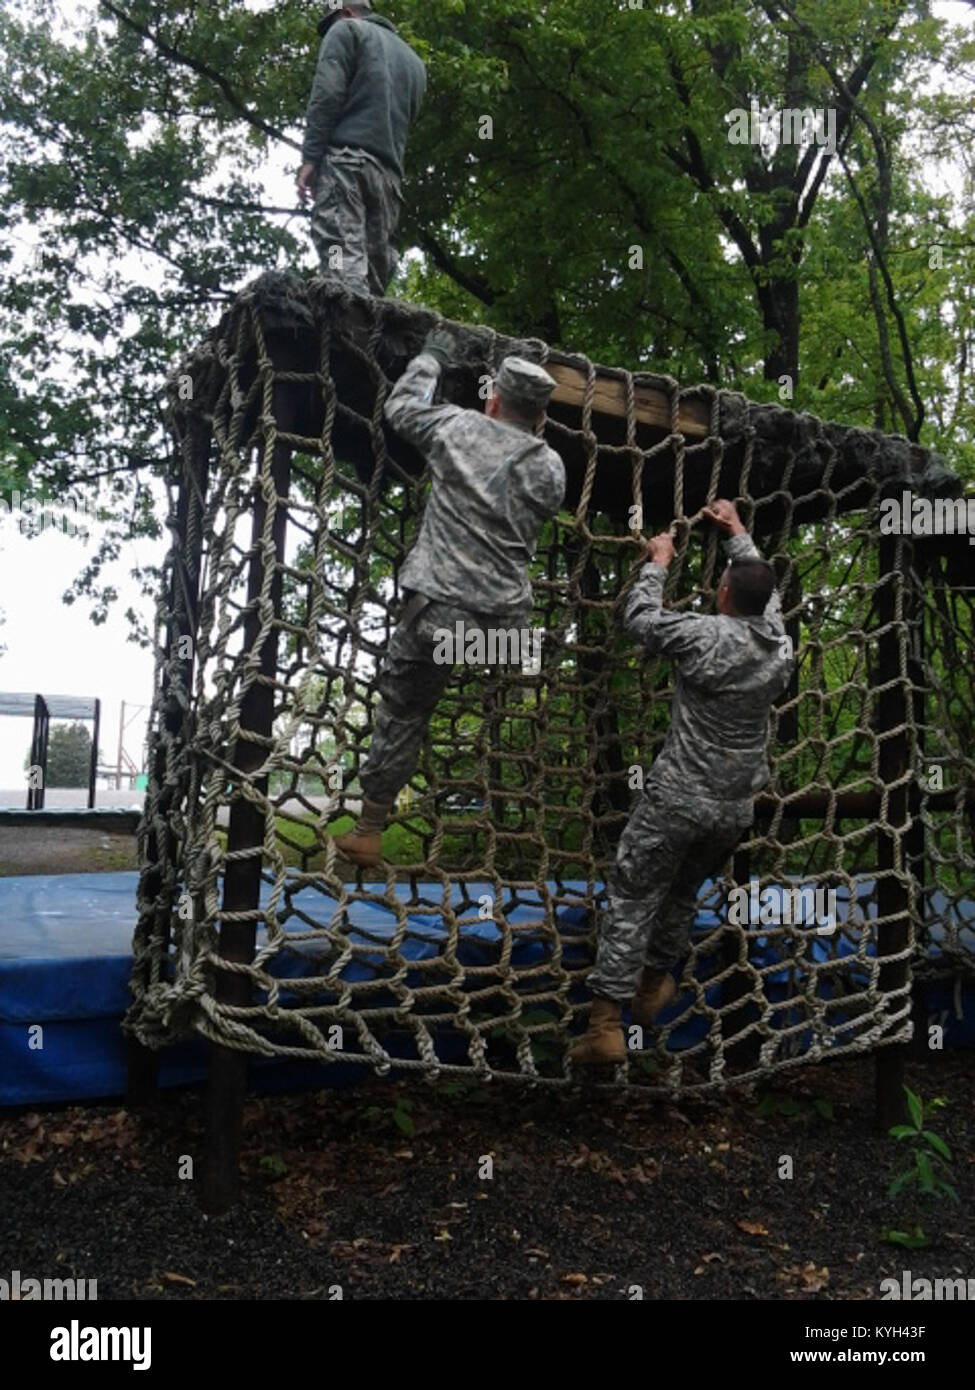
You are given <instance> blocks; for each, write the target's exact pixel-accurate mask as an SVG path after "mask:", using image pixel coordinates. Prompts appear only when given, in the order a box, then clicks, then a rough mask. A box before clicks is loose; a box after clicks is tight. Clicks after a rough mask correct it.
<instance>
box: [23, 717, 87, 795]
mask: <svg viewBox="0 0 975 1390" xmlns="http://www.w3.org/2000/svg"><path fill="white" fill-rule="evenodd" d="M29 762H30V755H29V754H28V756H27V758H26V759H25V762H24V766H25V767H26V766H27V764H28V763H29ZM90 770H91V734H90V733H89V732H88V729H87V728H86V727H85V725H84V724H52V725H51V734H50V738H49V739H48V745H47V779H46V782H45V785H46V786H48V787H87V785H88V776H89V773H90Z"/></svg>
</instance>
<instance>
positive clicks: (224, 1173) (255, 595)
mask: <svg viewBox="0 0 975 1390" xmlns="http://www.w3.org/2000/svg"><path fill="white" fill-rule="evenodd" d="M277 365H278V366H279V367H283V366H284V364H283V363H281V362H279V363H278V364H277ZM274 419H275V422H276V424H277V427H278V429H280V430H282V431H283V432H285V433H287V432H296V424H297V407H296V401H295V393H294V389H293V388H289V387H288V385H287V384H286V383H280V382H278V383H276V384H275V388H274ZM271 476H272V479H273V483H274V491H275V493H276V495H277V496H278V497H279V498H285V499H287V497H288V489H289V486H290V481H291V446H290V445H289V444H287V443H280V442H278V443H276V445H275V447H274V453H273V458H272V462H271ZM266 518H267V503H266V501H265V500H264V498H263V496H262V495H261V493H260V490H259V489H258V491H257V494H256V497H255V503H254V528H253V539H252V545H253V547H254V550H255V553H254V555H253V557H252V559H251V564H250V573H249V575H248V592H247V601H248V612H247V618H246V621H245V623H244V646H245V648H246V649H247V650H252V649H253V648H254V647H255V646H256V644H257V642H258V640H259V635H260V627H261V615H260V613H259V611H258V602H259V598H260V594H261V590H262V587H263V584H264V573H265V570H264V563H265V556H264V553H263V550H262V549H260V548H259V546H260V541H261V537H262V535H263V533H264V526H265V521H266ZM287 524H288V513H287V506H286V505H283V506H282V505H278V506H276V508H275V513H274V522H273V543H274V556H275V570H274V578H273V581H272V584H271V603H272V608H273V612H274V615H275V620H277V619H279V618H280V614H281V589H282V584H281V565H282V564H283V562H284V554H285V537H286V533H287ZM277 661H278V627H277V626H276V625H275V624H272V626H271V628H270V630H269V631H268V633H267V635H266V637H265V639H264V642H263V645H262V646H261V651H260V659H259V670H260V674H261V676H262V677H264V678H265V679H264V680H263V681H258V680H256V679H255V680H254V682H253V683H252V685H251V686H250V688H249V690H248V691H247V692H246V694H245V695H244V698H243V700H242V701H241V706H240V728H241V732H242V733H243V732H244V731H247V732H250V733H253V734H256V735H257V736H258V738H260V739H264V740H266V739H268V738H270V736H271V733H272V729H273V722H274V691H273V689H272V685H271V682H272V681H273V679H274V676H275V674H276V672H277ZM264 758H265V749H264V747H262V745H261V744H260V743H254V742H251V741H249V740H247V739H244V738H239V739H238V741H237V748H236V753H235V756H234V766H235V767H236V768H237V769H239V771H240V772H241V773H243V774H248V775H249V774H252V773H253V772H254V771H255V769H257V768H258V767H260V765H261V763H262V762H263V761H264ZM253 785H254V788H255V790H257V791H258V792H259V793H261V794H264V795H266V793H267V790H268V779H267V777H266V776H265V777H258V778H255V779H254V780H253ZM263 842H264V816H263V813H262V812H261V810H260V808H259V807H257V806H254V805H253V804H252V803H251V802H249V801H246V800H244V799H242V798H241V799H239V800H236V801H235V802H234V803H233V805H232V806H231V808H230V826H229V830H228V833H227V854H228V857H229V862H228V864H227V872H226V876H225V879H224V892H223V909H224V912H225V913H249V914H256V912H257V909H258V907H259V905H260V893H261V868H262V862H263V856H262V853H261V846H262V844H263ZM249 851H250V852H249ZM256 937H257V923H256V918H255V916H251V918H250V920H248V921H242V922H228V921H226V920H224V921H223V922H222V923H221V926H220V941H219V945H218V948H217V952H218V954H219V955H220V956H222V957H223V958H224V959H225V960H229V961H233V962H235V963H238V964H249V963H250V962H251V961H252V960H253V959H254V945H255V941H256ZM215 997H216V1000H217V1003H218V1004H230V1005H233V1006H237V1007H244V1006H246V1005H248V1004H249V1003H250V1002H251V997H252V989H251V981H250V978H249V976H247V975H243V974H239V973H229V972H226V971H219V970H218V972H217V977H216V986H215ZM247 1067H248V1056H247V1053H245V1052H241V1051H239V1050H237V1049H234V1048H228V1047H224V1046H222V1045H221V1044H219V1043H211V1045H210V1064H209V1075H208V1083H207V1096H206V1137H205V1149H204V1173H203V1185H202V1192H201V1201H202V1206H203V1209H204V1211H206V1212H209V1213H211V1214H213V1215H219V1214H220V1213H222V1212H225V1211H228V1210H229V1209H230V1208H231V1207H232V1206H234V1205H235V1204H236V1202H237V1201H238V1199H239V1196H240V1144H241V1138H242V1135H243V1120H244V1097H245V1094H246V1091H247Z"/></svg>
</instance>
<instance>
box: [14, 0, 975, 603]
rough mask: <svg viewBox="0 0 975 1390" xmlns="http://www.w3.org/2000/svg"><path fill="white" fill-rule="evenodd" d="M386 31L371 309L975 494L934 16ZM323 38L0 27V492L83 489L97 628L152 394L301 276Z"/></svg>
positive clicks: (963, 295) (965, 268)
mask: <svg viewBox="0 0 975 1390" xmlns="http://www.w3.org/2000/svg"><path fill="white" fill-rule="evenodd" d="M383 9H384V11H385V12H387V13H388V14H389V15H390V16H391V18H392V19H393V20H394V21H395V22H396V23H397V24H398V25H399V26H400V29H401V32H402V33H403V34H404V36H405V37H406V38H408V39H409V40H410V41H411V42H412V43H414V45H415V46H416V47H417V49H418V50H419V52H420V53H421V55H422V56H423V57H424V59H425V60H426V61H427V63H428V68H429V74H430V87H429V96H428V100H427V102H426V105H425V108H424V111H423V113H422V116H421V119H420V123H419V125H418V127H417V130H416V132H415V134H414V137H413V140H412V143H411V148H410V157H409V165H408V168H409V177H408V180H407V184H406V187H405V190H404V192H405V195H406V214H405V216H404V220H403V227H402V230H403V240H404V244H405V245H406V246H409V247H412V248H413V250H414V253H415V254H413V255H412V256H410V257H407V258H406V259H405V260H404V262H403V264H402V267H401V273H400V277H399V279H398V281H397V282H396V284H395V286H394V292H395V293H398V294H400V295H403V296H405V297H407V298H414V299H419V300H421V301H422V302H424V303H426V304H428V305H430V306H432V307H434V308H437V309H440V310H441V311H442V312H445V313H448V314H451V315H453V316H456V317H459V318H463V319H467V320H474V321H476V320H487V321H490V322H491V323H492V324H494V325H495V326H496V327H497V328H498V329H500V330H503V331H512V332H516V333H519V334H525V333H528V334H539V335H541V336H542V337H544V338H546V339H547V340H548V341H550V342H551V343H553V344H555V345H561V346H568V347H574V348H581V349H583V350H584V351H586V352H587V353H588V354H589V355H590V356H591V357H594V358H596V359H597V360H601V361H605V362H611V363H618V364H621V365H626V366H629V367H632V368H648V369H649V368H652V369H657V370H663V371H669V372H672V373H674V374H675V375H676V376H678V377H679V378H680V379H681V380H682V381H690V380H694V379H700V378H705V379H708V380H710V381H712V382H715V383H716V384H719V385H722V386H728V387H734V388H738V389H742V390H745V391H746V392H747V393H748V394H750V395H752V396H753V397H756V398H759V399H780V398H783V399H786V400H787V401H788V402H789V403H791V404H793V405H794V406H795V407H796V408H800V409H807V410H812V411H814V412H816V413H819V414H828V415H830V416H833V417H837V418H841V419H844V420H847V421H849V422H851V423H863V424H868V425H873V424H882V425H883V427H884V428H887V429H891V428H894V429H898V430H901V431H903V432H905V433H907V434H909V435H911V436H912V437H916V438H918V439H920V440H921V441H922V442H924V443H926V444H929V445H933V446H935V447H938V448H941V449H942V450H944V451H945V452H947V453H948V454H949V456H950V458H951V461H952V462H953V463H955V464H956V466H957V467H959V469H960V471H968V472H969V473H971V472H975V445H973V434H975V431H973V407H972V389H971V388H972V370H973V363H975V341H973V315H972V294H973V292H972V288H971V287H972V284H973V283H975V277H973V275H972V269H973V265H972V262H973V248H975V215H973V213H972V207H973V203H972V197H971V193H972V172H971V171H972V170H973V169H975V116H973V115H972V108H971V103H970V100H969V96H968V94H969V91H970V83H971V79H972V64H973V57H975V46H973V43H972V38H971V35H970V33H968V32H966V31H965V30H963V29H961V28H952V27H951V26H950V25H949V24H948V23H947V22H946V21H944V20H942V19H939V18H937V17H935V16H934V15H933V12H932V7H931V4H930V3H929V0H883V3H878V4H875V5H869V6H863V5H861V4H858V3H854V0H787V3H775V0H767V2H766V3H758V0H676V3H675V4H672V5H668V6H665V7H658V6H654V5H651V4H649V3H647V4H645V5H644V6H643V7H633V6H631V5H630V4H629V3H628V2H627V0H599V3H597V0H557V2H556V0H478V3H477V4H476V5H472V4H467V3H464V0H387V2H386V3H384V4H383ZM316 17H317V16H316V12H315V8H314V7H313V6H310V5H309V4H308V3H307V0H282V3H279V4H275V5H274V6H271V7H265V8H263V9H262V10H261V11H259V12H258V11H255V10H254V9H252V8H251V7H249V6H246V5H245V4H244V3H242V0H210V2H209V3H208V4H206V5H198V4H196V3H195V0H82V3H81V5H80V6H79V7H78V9H77V12H76V17H72V18H71V19H70V20H66V17H65V12H64V10H63V8H62V7H61V6H60V5H55V4H54V3H53V0H19V2H18V0H6V3H5V4H0V46H2V48H3V51H4V54H5V64H4V67H3V71H2V72H0V187H2V190H3V197H2V199H0V203H2V206H3V212H2V213H0V261H2V262H3V264H4V267H5V270H6V271H7V274H6V276H5V278H4V281H3V283H2V285H0V348H2V350H0V486H2V487H3V488H4V489H12V488H14V487H18V486H19V487H21V488H22V489H26V487H27V486H28V485H29V486H30V489H31V490H32V491H33V492H34V493H35V494H37V495H41V496H44V495H52V496H55V497H56V498H57V499H58V500H59V501H61V502H62V503H70V502H71V501H74V500H78V499H80V497H81V495H90V492H91V489H92V488H93V487H94V486H95V485H96V484H97V485H98V486H99V488H100V491H99V498H100V502H101V509H102V516H103V518H104V519H105V520H106V522H107V523H108V528H109V530H108V538H107V540H106V541H105V544H104V546H103V547H102V549H101V551H99V552H98V553H96V554H95V555H94V556H93V557H92V558H91V560H90V561H89V563H88V564H87V566H86V568H85V570H84V571H83V573H82V574H81V576H80V577H79V579H78V581H77V584H76V586H75V592H76V594H77V595H83V596H85V597H87V598H88V599H89V600H90V601H91V602H92V603H93V605H94V613H95V616H96V618H99V617H103V616H104V612H105V607H106V604H107V603H109V602H110V601H112V599H113V597H114V595H113V593H112V591H111V590H110V589H108V588H106V587H105V586H104V583H103V581H102V578H101V571H102V569H103V566H104V564H105V563H106V561H107V560H109V559H113V558H116V557H117V555H118V553H119V545H120V542H121V541H122V540H123V539H125V538H127V537H129V536H133V535H142V534H146V535H152V536H158V535H160V534H161V526H160V518H159V516H158V502H157V500H156V496H155V495H154V492H153V486H152V484H153V479H154V477H156V476H158V475H159V474H160V473H161V472H163V471H164V470H165V469H166V467H167V464H168V461H169V451H170V445H169V443H168V441H167V439H166V436H165V433H164V431H163V429H162V426H161V418H160V390H161V386H162V383H163V381H164V379H165V376H166V374H167V372H168V371H169V370H170V369H171V367H172V365H173V363H174V362H175V361H176V360H178V358H179V356H180V355H181V354H182V353H184V352H185V351H186V350H187V349H188V347H190V346H191V345H192V344H193V343H195V342H196V341H198V339H199V338H200V336H201V334H202V332H203V331H204V329H205V328H206V326H207V325H208V324H209V323H210V322H211V321H212V320H213V318H214V317H215V315H216V314H217V312H218V311H219V310H221V309H222V308H223V307H224V306H225V305H226V304H227V302H228V301H229V299H230V298H231V297H232V296H233V294H234V293H235V292H236V290H237V289H239V288H240V286H241V285H242V284H244V283H245V282H246V281H248V280H249V279H251V278H252V277H253V276H254V275H255V274H256V273H257V272H259V271H260V270H263V269H266V268H268V267H271V266H284V265H300V266H304V267H306V268H308V269H311V264H312V257H311V254H310V250H309V247H308V239H307V236H306V231H305V226H304V218H305V217H306V214H304V213H302V212H301V211H299V209H298V206H297V202H296V201H295V200H292V199H290V198H289V199H286V200H284V205H278V204H277V203H276V202H275V200H274V199H273V198H271V197H269V196H268V194H267V192H266V189H265V182H266V174H267V170H268V168H269V167H274V168H276V169H277V170H279V171H284V170H286V169H289V168H291V167H294V166H295V165H296V163H297V160H298V146H299V144H300V128H301V121H302V116H303V112H304V107H305V102H306V100H307V93H308V90H309V86H310V82H311V77H312V73H313V69H314V62H315V54H316V48H317V42H318V41H317V37H316V34H315V24H314V21H315V19H316ZM939 65H940V66H939ZM939 72H940V73H943V74H947V77H942V78H940V79H939V80H935V79H936V78H937V76H938V74H939ZM753 103H756V104H757V107H758V109H759V110H760V111H762V112H766V113H767V112H769V111H774V110H781V109H782V108H789V109H796V110H805V109H809V110H819V109H821V110H823V111H832V112H833V113H834V116H835V128H834V135H835V146H834V147H832V148H831V147H829V146H827V145H824V144H821V143H819V142H817V140H815V139H813V140H811V141H810V140H807V141H806V142H805V144H795V143H789V142H782V143H779V144H778V145H776V144H775V142H774V141H772V142H767V143H766V144H765V145H764V146H763V145H762V144H752V143H747V144H735V143H732V142H731V141H730V140H729V132H730V122H729V117H730V115H731V113H733V112H734V111H736V110H745V111H750V110H751V107H752V104H753ZM946 147H950V148H951V149H952V151H953V152H954V153H955V155H956V161H957V169H958V171H959V172H958V181H957V186H953V187H949V188H948V189H947V190H946V191H944V192H942V193H940V194H938V195H937V196H936V195H935V194H934V193H932V191H931V190H930V188H929V187H928V186H927V184H926V183H925V177H924V158H925V156H928V155H931V154H934V153H938V152H941V151H943V150H944V149H945V148H946ZM936 248H937V250H938V255H937V256H935V255H934V254H933V252H934V250H935V249H936ZM782 377H787V378H789V381H788V384H787V385H786V386H783V385H782V383H781V382H780V378H782ZM783 392H785V393H786V394H785V396H784V397H783V395H782V393H783ZM789 392H791V397H790V396H789V395H788V393H789ZM157 493H158V490H157ZM141 577H142V579H143V581H144V583H145V586H146V590H147V592H148V591H151V590H152V588H153V586H154V583H155V576H154V575H153V574H152V573H146V574H144V575H143V576H141Z"/></svg>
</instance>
